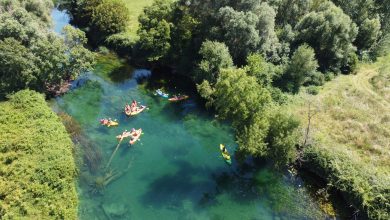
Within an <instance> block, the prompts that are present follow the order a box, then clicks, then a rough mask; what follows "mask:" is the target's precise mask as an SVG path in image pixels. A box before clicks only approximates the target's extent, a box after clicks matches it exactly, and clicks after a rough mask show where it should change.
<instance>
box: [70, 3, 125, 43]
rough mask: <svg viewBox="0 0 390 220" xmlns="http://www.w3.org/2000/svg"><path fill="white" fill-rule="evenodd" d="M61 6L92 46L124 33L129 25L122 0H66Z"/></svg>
mask: <svg viewBox="0 0 390 220" xmlns="http://www.w3.org/2000/svg"><path fill="white" fill-rule="evenodd" d="M62 4H63V5H62V7H65V8H66V9H67V10H69V12H70V13H71V15H72V21H73V23H75V24H77V26H78V27H80V28H82V29H84V30H85V31H86V32H87V34H88V37H89V39H90V40H91V43H93V44H100V43H103V42H104V40H105V39H106V38H108V37H110V36H111V35H113V34H118V33H122V32H124V31H125V30H126V28H127V25H128V23H129V14H128V9H127V7H126V5H125V4H124V2H123V1H122V0H67V1H64V2H63V3H62Z"/></svg>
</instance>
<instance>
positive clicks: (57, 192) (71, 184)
mask: <svg viewBox="0 0 390 220" xmlns="http://www.w3.org/2000/svg"><path fill="white" fill-rule="evenodd" d="M0 108H1V111H0V162H1V166H0V195H1V196H0V218H1V219H76V218H77V194H76V186H75V175H76V167H75V162H74V159H73V155H72V152H73V143H72V141H71V139H70V138H69V135H68V134H67V132H66V130H65V128H64V126H63V125H62V123H61V121H60V120H59V118H58V117H57V115H56V114H55V113H53V112H52V111H51V109H50V108H49V107H48V106H47V104H46V102H45V99H44V97H43V96H42V95H40V94H38V93H36V92H33V91H30V90H23V91H20V92H18V93H16V94H14V95H12V96H11V97H10V99H9V100H8V101H7V102H2V103H0Z"/></svg>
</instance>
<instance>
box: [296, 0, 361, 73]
mask: <svg viewBox="0 0 390 220" xmlns="http://www.w3.org/2000/svg"><path fill="white" fill-rule="evenodd" d="M295 29H296V31H298V34H297V41H298V42H306V43H307V44H309V45H310V46H311V47H312V48H314V50H315V52H316V55H317V57H318V60H319V64H320V67H321V68H322V69H331V70H333V71H336V72H337V71H338V70H340V69H341V68H342V67H345V66H348V63H349V61H350V58H351V54H354V53H355V51H356V47H355V46H354V45H353V42H354V41H355V38H356V36H357V33H358V28H357V26H356V24H355V23H353V22H352V20H351V19H350V18H349V16H348V15H346V14H344V12H343V10H341V9H340V8H338V7H337V6H335V5H334V4H333V3H332V2H329V1H327V2H324V3H322V4H321V5H320V6H319V8H318V9H317V10H316V11H314V12H310V13H309V14H307V15H305V16H304V17H303V18H302V19H301V20H300V21H299V22H298V24H297V26H296V27H295Z"/></svg>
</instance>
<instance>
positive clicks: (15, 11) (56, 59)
mask: <svg viewBox="0 0 390 220" xmlns="http://www.w3.org/2000/svg"><path fill="white" fill-rule="evenodd" d="M2 4H6V3H1V4H0V6H1V7H2V9H3V10H5V12H4V13H2V14H0V21H2V22H0V47H1V48H2V50H1V51H0V66H1V67H0V78H1V79H2V80H1V81H2V82H1V83H0V97H1V98H4V97H5V96H6V95H7V94H8V93H12V92H16V91H18V90H21V89H26V88H31V89H35V90H37V91H41V92H45V91H47V89H48V87H49V86H53V85H58V84H61V83H62V81H63V80H69V79H71V78H74V77H76V76H77V75H79V74H80V73H82V72H84V71H86V70H88V69H90V68H91V67H92V63H93V54H92V53H91V52H90V51H89V50H87V49H86V48H84V46H85V44H86V43H87V38H86V36H85V34H84V33H83V32H82V31H80V30H78V29H75V28H73V27H71V26H67V27H65V29H64V36H63V37H61V36H58V35H57V34H55V33H54V32H52V31H51V30H50V29H49V28H50V27H49V26H48V25H47V23H45V22H44V21H42V20H41V19H39V17H37V16H35V15H34V14H31V13H30V12H28V11H27V10H26V9H25V8H23V7H20V6H17V5H13V6H12V7H11V6H4V5H2ZM26 5H27V3H26ZM26 7H27V6H26ZM27 8H28V7H27ZM30 10H31V11H34V10H32V9H31V8H30ZM38 11H39V10H38Z"/></svg>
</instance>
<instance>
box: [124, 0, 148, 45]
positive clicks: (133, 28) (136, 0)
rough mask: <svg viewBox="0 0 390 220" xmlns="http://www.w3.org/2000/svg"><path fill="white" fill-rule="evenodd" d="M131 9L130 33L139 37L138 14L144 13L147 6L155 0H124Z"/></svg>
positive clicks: (134, 36)
mask: <svg viewBox="0 0 390 220" xmlns="http://www.w3.org/2000/svg"><path fill="white" fill-rule="evenodd" d="M123 1H124V2H125V4H126V6H127V8H128V9H129V16H130V22H129V27H128V31H127V32H128V33H129V34H130V36H131V37H133V38H137V37H138V36H137V30H138V25H139V23H138V16H139V15H140V14H141V13H142V11H143V9H144V7H145V6H148V5H151V4H152V3H153V0H123Z"/></svg>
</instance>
